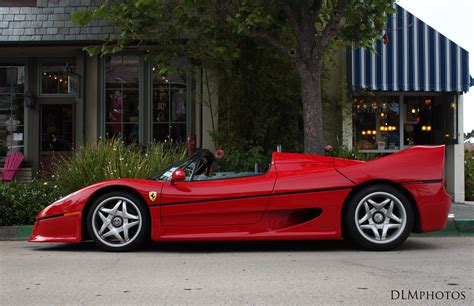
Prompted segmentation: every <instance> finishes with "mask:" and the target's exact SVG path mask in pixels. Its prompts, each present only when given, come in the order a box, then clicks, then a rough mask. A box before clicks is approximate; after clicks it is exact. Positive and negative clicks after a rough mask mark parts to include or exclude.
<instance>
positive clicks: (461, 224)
mask: <svg viewBox="0 0 474 306" xmlns="http://www.w3.org/2000/svg"><path fill="white" fill-rule="evenodd" d="M32 231H33V225H14V226H0V241H21V240H27V239H28V238H30V237H31V233H32ZM413 236H414V237H437V236H474V219H458V220H453V219H451V218H450V219H449V220H448V224H446V228H445V229H444V230H442V231H436V232H430V233H418V234H413Z"/></svg>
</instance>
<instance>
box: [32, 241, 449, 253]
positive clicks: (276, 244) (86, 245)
mask: <svg viewBox="0 0 474 306" xmlns="http://www.w3.org/2000/svg"><path fill="white" fill-rule="evenodd" d="M27 247H28V248H29V249H31V250H33V251H53V252H54V251H60V252H76V251H78V252H100V251H101V250H100V249H99V248H98V247H97V246H96V245H95V244H94V243H93V242H92V241H86V242H82V243H77V244H68V243H58V244H52V243H51V244H49V243H48V244H33V245H32V244H28V246H27ZM440 248H441V246H440V244H439V243H436V242H434V241H433V240H425V239H419V238H416V239H413V238H411V239H408V240H407V241H406V242H405V243H404V244H403V245H402V246H401V247H399V248H397V249H395V250H393V251H394V252H397V251H398V252H401V251H403V252H409V251H420V250H436V249H440ZM313 251H314V252H370V251H365V250H362V249H360V248H358V247H357V246H355V245H354V244H353V243H351V242H350V241H348V240H304V241H225V242H222V241H219V242H217V241H213V242H207V241H206V242H153V243H149V244H148V245H146V246H144V247H143V248H141V249H140V250H137V252H147V253H251V252H313Z"/></svg>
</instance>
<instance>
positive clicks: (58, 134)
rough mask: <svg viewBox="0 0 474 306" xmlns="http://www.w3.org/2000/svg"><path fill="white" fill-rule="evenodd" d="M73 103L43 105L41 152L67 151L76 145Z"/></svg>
mask: <svg viewBox="0 0 474 306" xmlns="http://www.w3.org/2000/svg"><path fill="white" fill-rule="evenodd" d="M73 112H74V107H73V104H43V105H41V152H53V151H54V152H66V151H71V150H72V148H73V147H74V130H73V129H74V124H73V118H74V114H73Z"/></svg>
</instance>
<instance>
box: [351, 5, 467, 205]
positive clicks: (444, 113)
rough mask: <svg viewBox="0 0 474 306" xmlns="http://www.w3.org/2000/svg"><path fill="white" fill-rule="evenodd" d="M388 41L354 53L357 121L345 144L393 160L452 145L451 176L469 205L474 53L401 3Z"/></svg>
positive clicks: (450, 183) (454, 191)
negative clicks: (466, 124)
mask: <svg viewBox="0 0 474 306" xmlns="http://www.w3.org/2000/svg"><path fill="white" fill-rule="evenodd" d="M394 8H395V9H396V13H394V14H392V15H390V16H388V22H387V28H386V30H385V31H384V34H385V42H384V41H377V42H376V43H375V45H374V52H372V51H371V50H368V49H366V48H352V49H351V50H350V51H349V52H348V57H349V58H348V64H347V70H348V83H349V84H350V88H351V91H350V92H351V94H350V96H351V97H350V98H351V99H352V103H351V108H352V111H351V118H350V119H352V120H350V119H349V118H347V117H348V116H347V115H345V116H346V120H345V122H346V124H347V125H346V126H345V127H344V129H345V130H346V133H345V134H344V135H345V139H344V140H345V142H346V144H348V145H351V146H354V147H357V148H359V149H360V150H361V151H363V152H370V153H380V154H383V153H393V152H396V151H399V150H402V149H405V148H409V147H411V146H414V145H441V144H444V145H446V165H445V177H446V180H447V188H448V190H449V192H450V193H451V195H452V196H453V197H454V199H455V200H456V201H464V172H463V169H464V159H463V93H465V92H467V91H468V90H469V86H470V77H469V71H468V68H469V64H468V52H467V51H466V50H464V49H463V48H461V47H460V46H459V45H457V44H455V43H454V42H452V41H450V40H449V39H448V38H447V37H445V36H444V35H442V34H440V33H439V32H437V31H436V30H435V29H433V28H432V27H430V26H429V25H427V24H426V23H424V22H423V21H421V20H420V19H418V18H417V17H416V16H414V15H412V14H411V13H409V12H407V11H406V10H405V9H403V8H402V7H400V6H398V5H396V4H394Z"/></svg>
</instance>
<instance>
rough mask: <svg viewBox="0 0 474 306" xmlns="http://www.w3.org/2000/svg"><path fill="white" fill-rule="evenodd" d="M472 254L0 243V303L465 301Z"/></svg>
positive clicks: (457, 250)
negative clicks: (129, 249)
mask: <svg viewBox="0 0 474 306" xmlns="http://www.w3.org/2000/svg"><path fill="white" fill-rule="evenodd" d="M473 251H474V237H433V238H428V237H419V238H410V239H409V240H408V241H407V242H406V243H405V245H404V246H403V247H402V248H401V249H399V250H397V251H392V252H383V253H376V252H365V251H359V250H357V249H355V248H353V247H352V246H351V245H350V244H349V243H347V242H343V241H319V242H315V241H310V242H253V243H166V244H155V245H153V246H151V247H150V248H148V249H147V250H144V251H140V252H135V253H106V252H102V251H99V250H97V249H96V248H95V247H94V246H93V245H92V244H91V243H85V244H80V245H68V244H32V243H27V242H0V304H2V305H13V304H16V305H25V304H48V305H53V304H61V305H64V304H88V305H97V304H118V303H121V304H144V303H148V304H150V303H152V304H201V305H210V304H239V305H240V304H272V305H276V304H280V305H282V304H284V305H288V304H292V305H303V304H312V305H314V304H337V303H345V304H352V305H353V304H378V305H380V304H388V303H391V302H395V301H396V302H397V303H399V304H405V303H412V302H422V303H427V304H440V305H447V304H460V303H465V304H471V305H473V297H474V294H473V290H472V288H473V282H474V252H473ZM392 290H396V291H392ZM402 290H404V291H403V294H404V295H405V298H407V297H408V290H410V291H411V292H412V296H411V299H409V300H406V299H405V300H402ZM414 292H417V296H414ZM422 292H425V294H426V293H430V292H431V296H430V295H428V298H429V299H426V295H425V296H424V299H421V300H420V299H419V298H420V297H421V294H422ZM437 292H438V293H437ZM439 292H443V293H439ZM436 294H437V297H438V298H439V297H441V299H437V297H436V296H435V295H436ZM441 295H443V296H441ZM463 295H464V298H463ZM397 296H398V299H396V298H397ZM415 297H417V299H415ZM430 297H431V298H430ZM392 298H393V299H392ZM395 299H396V300H395Z"/></svg>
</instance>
